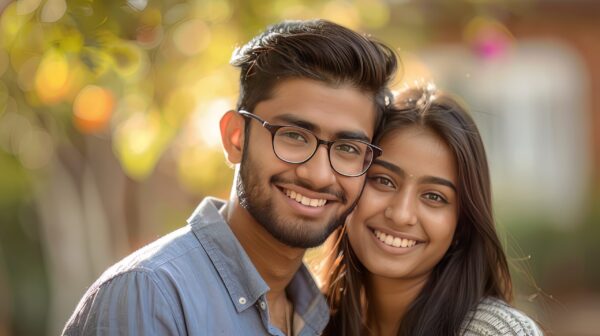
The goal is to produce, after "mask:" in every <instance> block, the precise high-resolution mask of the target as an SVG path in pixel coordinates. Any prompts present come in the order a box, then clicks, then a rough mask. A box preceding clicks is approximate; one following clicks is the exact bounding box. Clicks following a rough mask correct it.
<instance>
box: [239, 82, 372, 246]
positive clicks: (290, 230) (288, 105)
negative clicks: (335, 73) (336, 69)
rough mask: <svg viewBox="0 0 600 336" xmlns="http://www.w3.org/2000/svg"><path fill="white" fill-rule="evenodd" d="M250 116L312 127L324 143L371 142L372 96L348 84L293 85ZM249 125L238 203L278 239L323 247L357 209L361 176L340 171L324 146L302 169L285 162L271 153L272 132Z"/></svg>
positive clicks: (285, 85)
mask: <svg viewBox="0 0 600 336" xmlns="http://www.w3.org/2000/svg"><path fill="white" fill-rule="evenodd" d="M252 112H253V113H254V114H256V115H257V116H259V117H260V118H262V119H263V120H265V121H267V122H269V123H270V124H274V125H294V126H300V127H304V128H307V129H309V130H311V131H312V132H313V133H314V134H316V135H317V136H318V137H319V138H321V139H323V140H335V139H342V138H354V139H356V138H362V139H364V140H366V141H370V140H371V139H372V138H373V127H374V124H375V105H374V103H373V100H372V97H371V95H369V94H365V93H362V92H360V91H359V90H358V89H356V88H353V87H350V86H339V87H331V86H328V85H326V84H324V83H321V82H317V81H313V80H308V79H289V80H286V81H283V82H281V83H280V84H278V85H277V86H276V87H275V88H274V90H273V92H272V94H271V97H270V98H269V99H268V100H264V101H261V102H260V103H258V104H257V105H256V107H255V109H254V111H252ZM248 127H250V134H249V135H248V138H246V139H245V141H246V142H247V145H246V148H245V152H244V156H243V159H242V162H241V166H240V176H239V177H240V178H238V180H237V181H238V183H237V186H236V190H237V194H238V197H239V201H240V204H241V205H242V206H243V207H244V208H245V209H246V210H247V211H248V212H249V213H250V214H251V215H252V216H253V217H254V218H255V219H256V221H257V222H258V223H259V224H260V225H262V226H263V227H264V228H265V229H266V230H267V231H268V232H269V233H270V234H271V235H273V236H274V237H275V238H277V239H278V240H279V241H281V242H283V243H285V244H287V245H289V246H292V247H299V248H308V247H314V246H317V245H320V244H321V243H322V242H323V241H324V240H325V239H326V238H327V237H328V236H329V234H330V233H331V232H332V231H333V230H334V229H335V228H336V227H338V226H339V225H340V224H342V223H343V222H344V220H345V218H346V216H347V215H348V213H349V212H350V211H351V210H352V208H353V206H354V204H355V202H356V201H357V199H358V197H359V195H360V192H361V190H362V187H363V183H364V175H363V176H360V177H346V176H342V175H340V174H338V173H336V172H335V171H334V170H333V169H332V168H331V165H330V163H329V156H328V152H327V147H326V146H324V145H320V146H319V147H318V149H317V152H316V153H315V154H314V156H313V157H312V158H311V159H310V160H309V161H307V162H305V163H302V164H290V163H286V162H283V161H281V160H280V159H279V158H277V156H276V155H275V153H274V152H273V147H272V140H271V139H272V137H271V133H269V132H268V131H267V130H266V129H265V128H263V127H262V126H261V125H260V123H258V122H256V121H249V124H248Z"/></svg>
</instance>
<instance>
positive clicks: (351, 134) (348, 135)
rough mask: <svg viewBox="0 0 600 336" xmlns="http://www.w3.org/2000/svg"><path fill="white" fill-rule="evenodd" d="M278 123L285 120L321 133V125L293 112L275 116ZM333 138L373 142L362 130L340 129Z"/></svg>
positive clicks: (286, 122)
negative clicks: (301, 117)
mask: <svg viewBox="0 0 600 336" xmlns="http://www.w3.org/2000/svg"><path fill="white" fill-rule="evenodd" d="M273 120H275V121H276V122H277V123H279V122H283V123H285V124H286V125H293V126H298V127H302V128H304V129H307V130H309V131H311V132H313V133H315V134H318V133H320V131H321V127H319V126H318V125H315V124H314V123H311V122H309V121H306V120H304V119H300V118H298V117H296V116H294V115H291V114H281V115H278V116H277V117H275V118H273ZM333 139H349V140H362V141H366V142H371V139H370V138H369V137H368V136H367V135H366V134H365V133H364V132H362V131H339V132H336V133H335V134H334V135H333Z"/></svg>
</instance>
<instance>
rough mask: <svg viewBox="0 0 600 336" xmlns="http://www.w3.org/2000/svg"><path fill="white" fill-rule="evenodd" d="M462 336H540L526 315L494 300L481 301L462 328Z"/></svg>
mask: <svg viewBox="0 0 600 336" xmlns="http://www.w3.org/2000/svg"><path fill="white" fill-rule="evenodd" d="M462 335H464V336H542V335H543V332H542V330H541V329H540V328H539V327H538V326H537V324H536V323H535V322H533V320H532V319H531V318H529V317H528V316H527V315H525V314H523V313H522V312H520V311H519V310H517V309H515V308H513V307H511V306H509V305H508V304H507V303H506V302H504V301H502V300H499V299H496V298H485V299H483V300H482V301H481V302H480V303H479V305H477V308H476V309H475V310H474V311H472V312H471V313H470V314H469V315H468V317H467V319H466V320H465V324H464V325H463V327H462Z"/></svg>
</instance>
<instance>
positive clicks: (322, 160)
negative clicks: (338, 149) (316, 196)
mask: <svg viewBox="0 0 600 336" xmlns="http://www.w3.org/2000/svg"><path fill="white" fill-rule="evenodd" d="M296 174H297V175H298V177H299V178H301V179H303V180H305V181H307V182H309V183H310V185H311V186H312V187H313V188H314V189H315V190H320V189H322V188H325V187H328V186H331V185H332V184H334V183H335V180H336V176H335V175H336V173H335V171H334V170H333V168H331V164H330V163H329V153H328V149H327V147H326V146H319V147H318V148H317V151H316V152H315V154H314V155H313V157H311V158H310V160H308V161H307V162H305V163H303V164H300V165H298V167H297V168H296Z"/></svg>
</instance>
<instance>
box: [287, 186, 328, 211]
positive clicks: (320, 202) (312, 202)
mask: <svg viewBox="0 0 600 336" xmlns="http://www.w3.org/2000/svg"><path fill="white" fill-rule="evenodd" d="M285 194H286V195H287V197H289V198H291V199H293V200H295V201H296V202H298V203H301V204H303V205H306V206H310V207H313V208H317V207H322V206H324V205H325V203H327V200H325V199H317V198H308V197H306V196H303V195H301V194H300V193H297V192H295V191H292V190H287V189H286V190H285Z"/></svg>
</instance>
